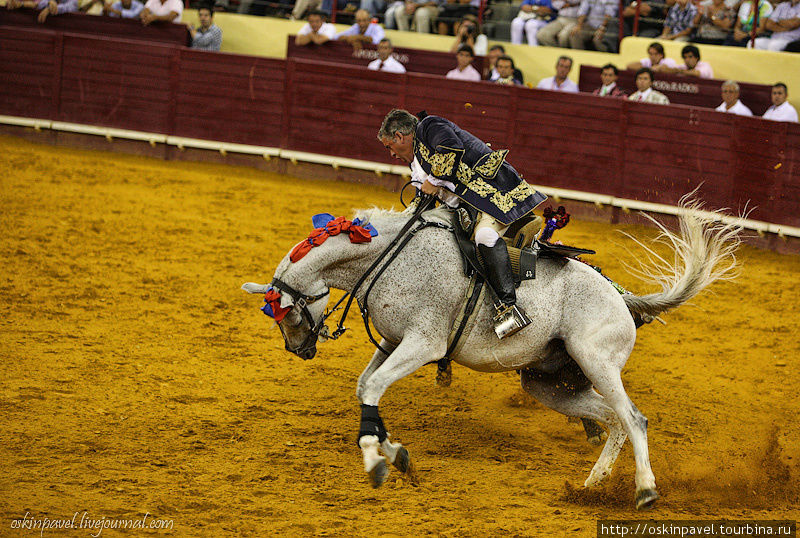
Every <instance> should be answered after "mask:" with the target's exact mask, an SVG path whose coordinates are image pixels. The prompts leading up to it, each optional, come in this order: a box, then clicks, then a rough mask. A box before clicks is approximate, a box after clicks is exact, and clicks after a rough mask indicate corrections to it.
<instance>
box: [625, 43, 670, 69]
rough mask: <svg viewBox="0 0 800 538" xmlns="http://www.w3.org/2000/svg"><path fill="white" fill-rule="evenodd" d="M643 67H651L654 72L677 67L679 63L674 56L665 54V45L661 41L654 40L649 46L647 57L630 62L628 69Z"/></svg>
mask: <svg viewBox="0 0 800 538" xmlns="http://www.w3.org/2000/svg"><path fill="white" fill-rule="evenodd" d="M642 67H649V68H650V69H651V70H653V72H658V71H661V70H665V71H666V70H668V69H675V68H676V67H678V64H677V63H676V62H675V60H673V59H672V58H667V57H665V56H664V46H663V45H662V44H661V43H658V42H653V43H650V45H649V46H648V47H647V58H642V59H641V60H639V61H638V62H632V63H629V64H628V69H632V70H637V69H641V68H642Z"/></svg>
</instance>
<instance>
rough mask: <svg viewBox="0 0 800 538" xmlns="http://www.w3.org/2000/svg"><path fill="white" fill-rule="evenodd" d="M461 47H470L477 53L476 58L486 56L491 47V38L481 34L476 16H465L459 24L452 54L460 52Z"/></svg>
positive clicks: (451, 50) (451, 49)
mask: <svg viewBox="0 0 800 538" xmlns="http://www.w3.org/2000/svg"><path fill="white" fill-rule="evenodd" d="M461 45H469V46H470V47H472V50H473V51H475V55H476V56H486V53H487V52H488V51H487V50H486V49H487V48H488V47H489V38H487V37H486V35H485V34H483V33H481V26H480V24H478V18H477V17H476V16H475V15H464V17H462V18H461V21H459V23H458V29H457V30H456V39H455V42H453V46H452V47H450V52H458V48H459V47H460V46H461Z"/></svg>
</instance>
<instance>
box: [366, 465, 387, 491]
mask: <svg viewBox="0 0 800 538" xmlns="http://www.w3.org/2000/svg"><path fill="white" fill-rule="evenodd" d="M388 476H389V467H388V466H387V465H386V460H385V459H381V460H380V461H379V462H378V463H377V464H376V465H375V467H373V468H372V470H371V471H370V472H369V482H370V484H372V487H373V488H379V487H381V485H382V484H383V483H384V482H386V478H387V477H388Z"/></svg>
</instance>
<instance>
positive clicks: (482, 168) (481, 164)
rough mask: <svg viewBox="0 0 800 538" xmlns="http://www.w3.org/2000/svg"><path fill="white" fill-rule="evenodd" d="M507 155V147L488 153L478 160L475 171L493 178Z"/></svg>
mask: <svg viewBox="0 0 800 538" xmlns="http://www.w3.org/2000/svg"><path fill="white" fill-rule="evenodd" d="M506 155H508V150H507V149H501V150H498V151H492V152H491V153H487V154H486V155H484V156H483V157H481V158H480V159H478V162H477V163H476V164H475V171H476V172H478V173H479V174H480V175H482V176H483V177H485V178H488V179H493V178H494V176H496V175H497V172H498V171H499V170H500V167H501V166H503V162H504V161H505V160H506Z"/></svg>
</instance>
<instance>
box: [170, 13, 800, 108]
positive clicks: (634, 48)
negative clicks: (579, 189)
mask: <svg viewBox="0 0 800 538" xmlns="http://www.w3.org/2000/svg"><path fill="white" fill-rule="evenodd" d="M214 19H215V22H216V24H217V25H218V26H219V27H220V28H222V31H223V40H222V51H223V52H232V53H236V54H249V55H253V56H267V57H270V58H286V39H287V36H289V35H291V34H295V33H297V31H298V30H300V28H301V27H302V26H303V25H304V24H305V21H289V20H284V19H276V18H271V17H258V16H253V15H239V14H235V13H217V14H216V15H215V16H214ZM183 21H184V22H193V23H195V24H196V23H197V12H196V11H195V10H193V9H187V10H185V11H184V12H183ZM336 26H337V28H338V29H340V30H344V29H346V28H347V25H343V24H337V25H336ZM386 35H387V37H389V39H391V40H392V43H394V45H395V46H398V47H407V48H417V49H425V50H435V51H444V52H446V51H448V50H450V46H451V45H452V44H453V39H454V38H453V37H452V36H439V35H433V34H419V33H416V32H400V31H396V30H387V32H386ZM653 41H654V40H653V39H648V38H641V37H628V38H625V39H624V40H623V41H622V46H621V50H620V53H619V54H610V53H603V52H594V51H585V50H572V49H562V48H553V47H530V46H528V45H512V44H511V43H507V42H497V43H500V44H502V45H503V46H504V47H505V49H506V52H507V53H508V54H510V55H511V56H512V57H513V58H514V62H515V63H516V64H517V67H519V69H520V70H522V73H523V74H524V75H525V80H526V81H527V82H531V83H534V84H535V83H536V82H538V81H539V80H541V79H542V78H545V77H549V76H552V75H553V73H554V67H555V63H556V60H557V59H558V57H559V56H561V55H567V56H570V57H572V58H573V60H574V61H575V65H574V67H573V69H572V73H570V78H571V79H572V80H574V81H575V82H577V81H578V74H579V73H580V66H581V64H588V65H593V66H601V65H603V64H606V63H609V62H611V63H613V64H614V65H616V66H617V67H620V68H624V67H625V66H626V65H627V64H628V63H630V62H633V61H637V60H639V59H641V58H644V57H646V56H647V46H648V45H649V44H650V43H652V42H653ZM494 43H495V42H492V41H490V46H491V45H492V44H494ZM660 43H662V44H663V45H664V50H665V51H666V53H667V56H668V57H670V58H674V59H676V60H678V61H679V63H680V59H681V58H680V53H681V49H682V48H683V47H684V45H686V43H675V42H672V41H660ZM697 47H698V48H699V49H700V55H701V57H702V59H703V60H705V61H708V62H709V63H710V64H711V66H712V67H713V68H714V76H715V77H716V78H718V79H722V80H726V79H732V80H737V81H739V82H752V83H756V84H774V83H775V82H778V81H780V82H784V83H785V84H786V85H787V86H788V87H789V101H790V102H791V103H792V105H794V107H795V108H797V109H800V54H791V53H784V52H769V51H761V50H749V49H743V48H739V47H721V46H715V45H697ZM454 63H455V60H454ZM365 65H366V64H365ZM442 74H444V73H442ZM720 102H722V99H721V98H720Z"/></svg>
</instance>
